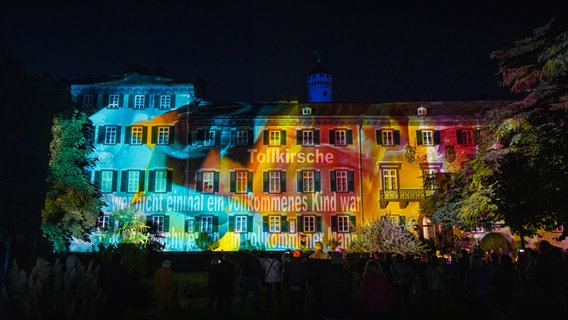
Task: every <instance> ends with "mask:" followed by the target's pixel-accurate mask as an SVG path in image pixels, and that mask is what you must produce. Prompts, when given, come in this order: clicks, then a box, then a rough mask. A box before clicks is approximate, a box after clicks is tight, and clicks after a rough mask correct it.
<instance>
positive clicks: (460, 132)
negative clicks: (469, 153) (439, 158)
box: [456, 130, 463, 144]
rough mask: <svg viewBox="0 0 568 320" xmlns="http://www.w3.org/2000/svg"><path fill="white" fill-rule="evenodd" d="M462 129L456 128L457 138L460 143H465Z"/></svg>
mask: <svg viewBox="0 0 568 320" xmlns="http://www.w3.org/2000/svg"><path fill="white" fill-rule="evenodd" d="M462 131H463V130H456V138H457V141H458V144H463V140H462Z"/></svg>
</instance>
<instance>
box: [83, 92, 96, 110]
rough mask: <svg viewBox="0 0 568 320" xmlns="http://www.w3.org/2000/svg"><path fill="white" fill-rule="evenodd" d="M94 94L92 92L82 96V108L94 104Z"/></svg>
mask: <svg viewBox="0 0 568 320" xmlns="http://www.w3.org/2000/svg"><path fill="white" fill-rule="evenodd" d="M94 101H95V96H93V95H92V94H86V95H84V96H83V101H82V104H83V108H92V107H93V106H94Z"/></svg>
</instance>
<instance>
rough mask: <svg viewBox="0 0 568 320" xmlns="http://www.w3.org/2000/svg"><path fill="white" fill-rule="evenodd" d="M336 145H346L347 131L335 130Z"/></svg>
mask: <svg viewBox="0 0 568 320" xmlns="http://www.w3.org/2000/svg"><path fill="white" fill-rule="evenodd" d="M335 144H336V145H346V144H347V135H346V133H345V130H335Z"/></svg>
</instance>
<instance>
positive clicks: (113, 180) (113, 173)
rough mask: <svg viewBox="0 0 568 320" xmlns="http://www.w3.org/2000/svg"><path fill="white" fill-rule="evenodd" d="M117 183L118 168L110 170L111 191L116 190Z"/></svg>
mask: <svg viewBox="0 0 568 320" xmlns="http://www.w3.org/2000/svg"><path fill="white" fill-rule="evenodd" d="M117 184H118V170H112V192H116V190H118V189H117Z"/></svg>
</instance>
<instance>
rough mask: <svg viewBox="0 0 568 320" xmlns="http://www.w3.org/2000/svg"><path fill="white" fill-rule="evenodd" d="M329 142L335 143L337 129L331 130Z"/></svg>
mask: <svg viewBox="0 0 568 320" xmlns="http://www.w3.org/2000/svg"><path fill="white" fill-rule="evenodd" d="M329 144H335V130H329Z"/></svg>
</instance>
